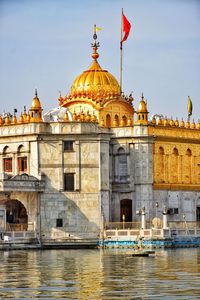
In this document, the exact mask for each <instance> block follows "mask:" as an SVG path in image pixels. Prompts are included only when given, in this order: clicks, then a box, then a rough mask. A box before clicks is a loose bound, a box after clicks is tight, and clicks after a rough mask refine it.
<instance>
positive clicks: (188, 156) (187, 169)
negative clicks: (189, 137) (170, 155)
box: [182, 148, 192, 184]
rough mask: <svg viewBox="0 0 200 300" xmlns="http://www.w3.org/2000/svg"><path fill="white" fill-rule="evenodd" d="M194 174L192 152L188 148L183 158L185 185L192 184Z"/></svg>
mask: <svg viewBox="0 0 200 300" xmlns="http://www.w3.org/2000/svg"><path fill="white" fill-rule="evenodd" d="M191 174H192V151H191V150H190V149H189V148H188V149H187V150H186V153H185V155H183V158H182V180H183V183H188V184H189V183H191Z"/></svg>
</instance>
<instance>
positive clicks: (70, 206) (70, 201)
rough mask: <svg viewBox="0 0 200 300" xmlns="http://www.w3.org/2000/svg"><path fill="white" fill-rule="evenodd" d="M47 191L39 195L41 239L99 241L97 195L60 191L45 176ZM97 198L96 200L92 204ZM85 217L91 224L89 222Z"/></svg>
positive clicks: (99, 218)
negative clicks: (85, 239)
mask: <svg viewBox="0 0 200 300" xmlns="http://www.w3.org/2000/svg"><path fill="white" fill-rule="evenodd" d="M45 177H46V182H47V184H46V190H45V191H44V193H41V206H40V217H41V238H42V239H45V238H47V239H48V238H52V239H59V238H60V239H63V238H71V239H84V238H99V235H100V220H101V217H100V208H99V200H98V195H97V194H87V199H86V198H85V195H81V194H80V193H79V192H76V191H74V192H67V193H66V192H61V191H59V190H57V189H56V188H54V187H53V186H52V185H51V183H50V179H49V177H48V176H46V175H45ZM95 199H96V201H95ZM88 216H90V217H91V219H93V220H94V221H90V220H89V218H88Z"/></svg>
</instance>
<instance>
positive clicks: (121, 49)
mask: <svg viewBox="0 0 200 300" xmlns="http://www.w3.org/2000/svg"><path fill="white" fill-rule="evenodd" d="M122 16H123V8H122V14H121V40H120V93H121V94H122V51H123V48H122V33H123V31H122V30H123V29H122V25H123V24H122Z"/></svg>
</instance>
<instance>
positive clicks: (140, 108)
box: [137, 94, 148, 113]
mask: <svg viewBox="0 0 200 300" xmlns="http://www.w3.org/2000/svg"><path fill="white" fill-rule="evenodd" d="M137 112H139V113H148V111H147V103H146V102H145V100H144V96H143V94H142V97H141V100H140V104H139V106H138V111H137Z"/></svg>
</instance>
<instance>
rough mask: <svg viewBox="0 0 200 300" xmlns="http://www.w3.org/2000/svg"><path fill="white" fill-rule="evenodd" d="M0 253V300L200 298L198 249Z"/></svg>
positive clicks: (199, 255)
mask: <svg viewBox="0 0 200 300" xmlns="http://www.w3.org/2000/svg"><path fill="white" fill-rule="evenodd" d="M128 252H129V253H130V252H131V250H125V249H123V250H111V249H108V250H45V251H22V250H21V251H7V252H0V266H1V269H0V270H1V271H0V299H6V298H7V299H81V300H85V299H87V300H88V299H95V300H98V299H103V300H104V299H105V300H107V299H109V300H115V299H120V300H121V299H122V300H124V299H126V300H128V299H170V300H171V299H187V300H188V299H200V249H180V250H158V251H157V252H156V257H155V258H153V257H131V256H130V255H129V254H127V253H128Z"/></svg>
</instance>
